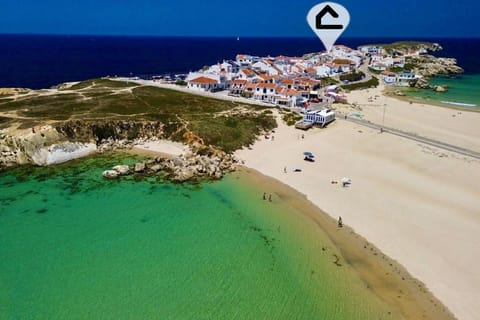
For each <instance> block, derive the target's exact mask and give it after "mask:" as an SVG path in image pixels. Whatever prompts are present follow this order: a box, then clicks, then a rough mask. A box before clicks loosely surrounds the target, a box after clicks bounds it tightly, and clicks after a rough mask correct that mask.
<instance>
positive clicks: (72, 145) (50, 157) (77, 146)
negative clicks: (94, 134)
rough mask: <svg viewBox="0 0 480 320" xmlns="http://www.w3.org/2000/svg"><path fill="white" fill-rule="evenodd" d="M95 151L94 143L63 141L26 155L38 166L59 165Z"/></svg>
mask: <svg viewBox="0 0 480 320" xmlns="http://www.w3.org/2000/svg"><path fill="white" fill-rule="evenodd" d="M96 151H97V146H96V145H95V144H94V143H81V142H69V141H65V142H62V143H59V144H53V145H51V146H48V147H42V148H38V149H34V150H33V151H32V152H30V153H28V156H30V158H31V160H32V162H33V163H34V164H36V165H39V166H48V165H52V164H59V163H63V162H67V161H70V160H73V159H78V158H82V157H86V156H88V155H91V154H93V153H95V152H96Z"/></svg>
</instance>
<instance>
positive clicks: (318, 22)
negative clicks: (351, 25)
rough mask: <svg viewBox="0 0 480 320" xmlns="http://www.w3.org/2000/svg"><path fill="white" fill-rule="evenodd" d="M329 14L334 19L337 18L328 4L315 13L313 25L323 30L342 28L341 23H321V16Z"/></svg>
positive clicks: (336, 14)
mask: <svg viewBox="0 0 480 320" xmlns="http://www.w3.org/2000/svg"><path fill="white" fill-rule="evenodd" d="M327 13H328V14H330V15H331V16H332V17H334V18H335V19H336V18H338V13H337V12H336V11H335V10H333V9H332V7H330V6H329V5H328V4H327V5H326V6H325V7H324V8H323V9H322V10H321V11H320V12H319V13H318V14H317V16H316V18H315V26H316V28H317V29H323V30H325V29H326V30H338V29H343V25H341V24H322V18H323V17H324V16H325V15H326V14H327Z"/></svg>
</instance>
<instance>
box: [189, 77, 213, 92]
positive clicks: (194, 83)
mask: <svg viewBox="0 0 480 320" xmlns="http://www.w3.org/2000/svg"><path fill="white" fill-rule="evenodd" d="M187 88H188V89H191V90H196V91H203V92H208V91H215V90H218V89H220V88H221V86H220V83H219V82H218V81H217V80H215V79H212V78H208V77H204V76H201V77H198V78H194V79H191V80H188V81H187Z"/></svg>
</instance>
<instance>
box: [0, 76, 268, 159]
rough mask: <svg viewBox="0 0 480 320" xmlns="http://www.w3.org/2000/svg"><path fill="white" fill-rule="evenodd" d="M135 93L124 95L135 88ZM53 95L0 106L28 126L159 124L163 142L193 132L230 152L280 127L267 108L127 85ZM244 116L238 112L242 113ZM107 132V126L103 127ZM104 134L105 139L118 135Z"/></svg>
mask: <svg viewBox="0 0 480 320" xmlns="http://www.w3.org/2000/svg"><path fill="white" fill-rule="evenodd" d="M132 86H135V87H133V88H132V90H121V89H122V88H128V87H132ZM68 90H73V91H77V92H73V93H70V92H68V93H65V92H64V91H60V92H59V93H58V94H54V95H44V96H43V95H34V96H29V97H26V98H24V99H21V100H18V101H13V102H6V103H3V104H0V110H9V111H13V110H16V111H17V114H19V115H21V116H22V117H25V118H27V119H25V120H20V121H23V122H25V125H27V126H30V125H31V123H32V122H38V121H44V120H57V121H59V123H62V122H63V121H65V120H72V119H75V120H79V121H92V120H95V121H97V120H99V121H103V120H105V121H106V122H107V121H111V120H132V121H160V122H161V123H162V124H163V132H164V135H165V138H169V139H173V140H178V141H182V140H183V135H184V134H185V133H187V132H189V131H191V132H192V133H194V134H195V135H197V136H199V137H200V138H202V139H203V141H204V142H205V144H207V145H212V146H215V147H217V148H219V149H222V150H224V151H227V152H232V151H234V150H236V149H238V148H240V147H242V146H245V145H249V144H251V143H253V141H255V139H256V136H257V135H258V134H260V133H261V131H263V130H270V129H272V128H274V127H275V126H276V122H275V120H274V117H273V114H272V111H271V110H269V109H268V108H269V107H267V106H259V105H250V104H244V103H232V102H231V101H224V100H217V99H212V98H208V97H203V96H198V95H193V94H189V93H184V92H179V91H174V90H169V89H163V88H158V87H151V86H139V85H137V84H132V83H130V84H126V83H125V82H119V81H111V80H105V79H93V80H88V81H83V82H80V83H78V84H76V85H74V86H73V87H71V88H70V89H68ZM239 110H240V111H239ZM105 128H107V129H108V126H107V127H105ZM105 128H104V129H102V130H103V131H104V132H103V131H102V132H101V133H100V135H101V136H102V137H108V136H109V135H112V134H113V133H114V130H113V128H110V129H111V130H110V131H109V130H107V129H105Z"/></svg>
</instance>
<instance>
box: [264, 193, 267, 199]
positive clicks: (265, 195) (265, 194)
mask: <svg viewBox="0 0 480 320" xmlns="http://www.w3.org/2000/svg"><path fill="white" fill-rule="evenodd" d="M263 200H267V193H266V192H264V193H263Z"/></svg>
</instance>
